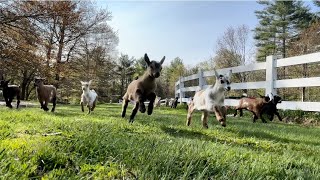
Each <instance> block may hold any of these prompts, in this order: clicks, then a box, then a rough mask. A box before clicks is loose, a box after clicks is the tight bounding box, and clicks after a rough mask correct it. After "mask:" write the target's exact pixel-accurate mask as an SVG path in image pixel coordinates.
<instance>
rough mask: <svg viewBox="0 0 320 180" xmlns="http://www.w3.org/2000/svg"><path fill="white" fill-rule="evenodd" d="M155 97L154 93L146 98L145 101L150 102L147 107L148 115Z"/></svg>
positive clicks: (150, 112)
mask: <svg viewBox="0 0 320 180" xmlns="http://www.w3.org/2000/svg"><path fill="white" fill-rule="evenodd" d="M156 97H157V95H156V94H155V93H154V92H152V93H150V94H149V95H148V97H147V99H148V100H149V101H150V102H149V105H148V115H151V114H152V111H153V104H154V101H155V99H156Z"/></svg>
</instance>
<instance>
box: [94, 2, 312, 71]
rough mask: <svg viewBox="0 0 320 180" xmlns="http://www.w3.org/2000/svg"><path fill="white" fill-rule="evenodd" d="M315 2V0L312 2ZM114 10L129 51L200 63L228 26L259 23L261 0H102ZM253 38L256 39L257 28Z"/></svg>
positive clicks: (115, 25) (116, 25)
mask: <svg viewBox="0 0 320 180" xmlns="http://www.w3.org/2000/svg"><path fill="white" fill-rule="evenodd" d="M308 3H309V4H311V3H310V2H308ZM97 5H98V6H99V7H101V8H107V9H108V10H109V11H111V13H112V16H113V18H112V21H111V22H110V26H111V27H112V28H113V29H114V30H115V31H117V33H118V37H119V45H118V48H117V49H118V52H119V53H123V54H128V55H129V56H130V57H131V56H134V57H135V58H140V57H142V56H143V55H144V54H145V53H148V56H149V58H150V59H152V60H158V61H159V60H160V59H161V58H162V57H163V56H166V61H165V63H164V64H168V63H170V61H171V60H173V59H174V58H175V57H180V58H181V59H182V60H183V62H184V63H185V64H186V65H190V66H192V65H195V64H197V63H199V62H201V61H205V60H208V59H209V58H210V57H212V56H214V54H215V50H216V42H217V39H218V38H219V37H221V36H222V35H223V33H224V31H225V30H226V29H227V28H228V27H231V26H233V27H236V26H239V25H242V24H245V25H247V26H248V27H249V28H250V30H252V29H254V27H255V26H256V25H257V24H258V20H257V18H256V16H255V14H254V11H255V10H259V9H261V6H260V5H259V4H258V3H256V1H201V2H200V1H152V2H151V1H128V0H127V1H103V0H100V1H97ZM249 36H250V39H249V40H250V42H251V43H252V45H254V40H253V38H252V37H253V32H250V35H249Z"/></svg>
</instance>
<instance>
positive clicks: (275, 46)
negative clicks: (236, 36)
mask: <svg viewBox="0 0 320 180" xmlns="http://www.w3.org/2000/svg"><path fill="white" fill-rule="evenodd" d="M258 3H259V4H261V5H263V6H264V8H263V9H262V10H261V11H256V12H255V13H256V16H257V18H258V19H259V25H258V26H257V27H256V28H255V30H254V31H255V37H254V38H255V39H256V40H257V44H256V45H257V47H258V53H257V57H258V60H259V61H264V60H265V58H266V56H268V55H281V56H282V57H287V50H288V48H289V46H288V45H289V42H291V41H295V40H296V38H297V37H298V35H299V34H300V32H301V31H302V30H303V29H305V28H307V27H308V26H309V25H310V23H311V22H312V20H313V15H312V13H310V9H309V8H308V7H306V6H304V4H303V2H301V1H258Z"/></svg>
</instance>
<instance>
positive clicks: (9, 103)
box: [4, 98, 12, 108]
mask: <svg viewBox="0 0 320 180" xmlns="http://www.w3.org/2000/svg"><path fill="white" fill-rule="evenodd" d="M4 100H5V101H6V106H7V107H9V108H12V105H11V101H10V98H5V99H4Z"/></svg>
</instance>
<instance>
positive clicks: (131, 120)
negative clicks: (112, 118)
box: [129, 102, 140, 123]
mask: <svg viewBox="0 0 320 180" xmlns="http://www.w3.org/2000/svg"><path fill="white" fill-rule="evenodd" d="M139 104H140V103H139V102H136V104H135V106H134V108H133V109H132V113H131V115H130V120H129V123H133V121H134V117H135V116H136V114H137V112H138V109H139Z"/></svg>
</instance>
